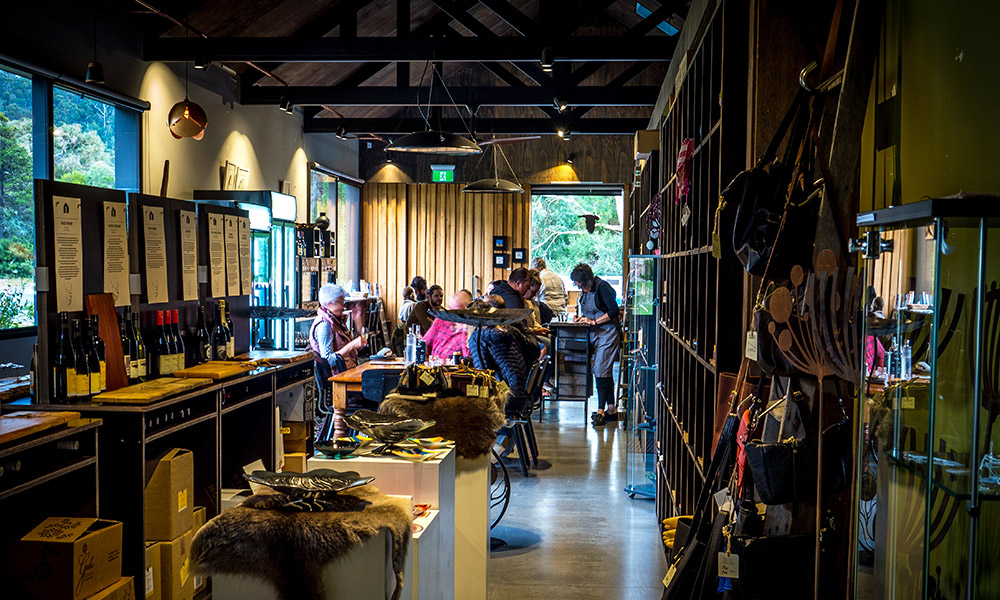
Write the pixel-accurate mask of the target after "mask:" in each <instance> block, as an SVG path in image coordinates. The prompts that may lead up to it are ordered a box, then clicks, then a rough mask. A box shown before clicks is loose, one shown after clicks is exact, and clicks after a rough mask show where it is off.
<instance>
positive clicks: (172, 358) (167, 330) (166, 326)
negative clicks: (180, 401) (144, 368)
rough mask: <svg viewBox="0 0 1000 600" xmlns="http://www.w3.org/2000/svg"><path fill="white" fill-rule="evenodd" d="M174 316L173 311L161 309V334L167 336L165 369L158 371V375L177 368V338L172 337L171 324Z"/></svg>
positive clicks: (172, 329) (161, 375)
mask: <svg viewBox="0 0 1000 600" xmlns="http://www.w3.org/2000/svg"><path fill="white" fill-rule="evenodd" d="M173 318H174V311H172V310H165V311H163V335H164V336H166V338H167V348H168V350H169V352H168V354H167V370H166V371H160V377H163V376H165V375H170V374H171V373H173V372H174V371H176V370H177V340H175V339H174V328H173V327H172V326H171V323H172V322H173Z"/></svg>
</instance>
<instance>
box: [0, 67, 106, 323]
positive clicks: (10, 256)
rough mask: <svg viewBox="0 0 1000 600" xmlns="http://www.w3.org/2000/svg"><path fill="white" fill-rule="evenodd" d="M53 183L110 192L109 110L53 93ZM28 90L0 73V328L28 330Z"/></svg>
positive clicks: (26, 82)
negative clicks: (87, 186) (22, 328)
mask: <svg viewBox="0 0 1000 600" xmlns="http://www.w3.org/2000/svg"><path fill="white" fill-rule="evenodd" d="M52 96H53V118H54V127H53V136H52V140H53V158H54V162H53V167H54V172H55V179H56V180H57V181H67V182H70V183H79V184H83V185H91V186H98V187H114V185H115V166H114V165H115V154H114V140H115V127H114V116H115V108H114V107H113V106H111V105H108V104H104V103H102V102H97V101H95V100H91V99H88V98H83V97H82V96H80V95H79V94H76V93H73V92H69V91H67V90H64V89H61V88H56V89H55V90H53V95H52ZM32 126H33V120H32V84H31V80H30V79H28V78H27V77H23V76H21V75H17V74H15V73H10V72H7V71H3V70H0V329H7V328H10V327H19V326H26V325H34V322H35V314H34V313H35V310H34V308H35V306H34V305H35V302H34V268H35V210H34V206H35V203H34V165H33V162H32V143H33V140H32V133H33V132H32Z"/></svg>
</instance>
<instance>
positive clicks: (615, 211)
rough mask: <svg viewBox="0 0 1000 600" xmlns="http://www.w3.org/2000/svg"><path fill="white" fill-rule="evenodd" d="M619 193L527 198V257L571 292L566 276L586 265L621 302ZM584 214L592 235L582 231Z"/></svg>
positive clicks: (548, 194) (621, 197)
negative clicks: (590, 218) (538, 259)
mask: <svg viewBox="0 0 1000 600" xmlns="http://www.w3.org/2000/svg"><path fill="white" fill-rule="evenodd" d="M534 189H535V186H533V190H534ZM623 203H624V196H623V195H622V194H621V193H617V194H611V193H601V194H597V193H595V194H594V195H584V194H574V193H564V192H562V191H558V192H553V193H538V194H533V195H532V197H531V256H532V257H542V258H544V259H545V262H546V266H547V267H548V269H549V270H550V271H552V272H553V273H556V274H558V275H560V276H561V277H562V278H563V281H564V282H565V284H566V289H567V290H573V289H575V288H573V287H572V284H571V282H570V280H569V274H570V272H571V271H572V270H573V267H575V266H576V265H577V264H579V263H586V264H588V265H590V267H591V268H592V269H593V270H594V275H597V276H598V277H600V278H602V279H604V280H605V281H607V282H608V283H610V284H611V285H612V287H614V288H615V291H616V292H617V293H618V297H619V298H620V297H621V293H622V289H621V279H622V252H623V239H624V238H623V235H622V225H621V224H622V217H621V214H622V210H623V207H624V204H623ZM584 215H597V217H598V218H597V220H596V222H595V223H594V232H593V233H590V232H589V231H588V230H587V219H586V218H584Z"/></svg>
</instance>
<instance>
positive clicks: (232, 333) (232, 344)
mask: <svg viewBox="0 0 1000 600" xmlns="http://www.w3.org/2000/svg"><path fill="white" fill-rule="evenodd" d="M219 302H220V303H221V304H222V317H223V321H224V323H225V325H226V335H227V336H229V338H228V340H227V341H226V356H228V357H229V360H231V359H232V358H233V357H235V356H236V330H235V329H233V320H232V319H231V318H229V303H228V302H226V301H225V300H220V301H219Z"/></svg>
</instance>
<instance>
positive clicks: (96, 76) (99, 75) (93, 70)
mask: <svg viewBox="0 0 1000 600" xmlns="http://www.w3.org/2000/svg"><path fill="white" fill-rule="evenodd" d="M84 81H86V82H87V83H93V84H96V85H104V67H102V66H101V63H99V62H97V6H96V4H95V6H94V60H93V61H92V62H90V63H89V64H88V65H87V76H86V78H85V79H84Z"/></svg>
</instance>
